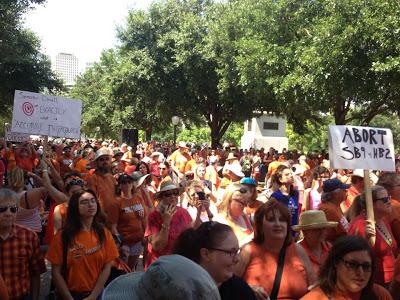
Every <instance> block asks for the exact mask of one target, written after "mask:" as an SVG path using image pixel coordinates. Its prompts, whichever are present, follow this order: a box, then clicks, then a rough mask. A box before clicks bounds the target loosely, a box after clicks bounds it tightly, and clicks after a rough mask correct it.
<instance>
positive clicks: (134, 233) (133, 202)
mask: <svg viewBox="0 0 400 300" xmlns="http://www.w3.org/2000/svg"><path fill="white" fill-rule="evenodd" d="M139 211H143V213H144V217H143V218H141V217H139V215H138V213H139ZM147 215H148V211H147V209H146V205H144V204H143V200H142V198H140V196H139V195H134V196H133V197H132V198H130V199H126V198H122V197H118V198H117V201H116V202H115V203H113V204H112V205H110V208H109V210H108V221H109V222H110V223H111V224H117V230H118V233H119V234H121V235H122V237H123V244H124V245H125V244H126V245H128V246H132V245H134V244H135V243H137V242H139V241H141V240H142V239H143V237H144V231H145V229H146V226H145V219H146V218H147Z"/></svg>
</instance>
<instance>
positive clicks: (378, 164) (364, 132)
mask: <svg viewBox="0 0 400 300" xmlns="http://www.w3.org/2000/svg"><path fill="white" fill-rule="evenodd" d="M328 138H329V161H330V164H331V167H332V168H334V169H364V170H380V171H395V163H394V159H395V153H394V146H393V135H392V131H391V130H390V129H387V128H372V127H361V126H347V125H339V126H333V125H330V126H329V132H328Z"/></svg>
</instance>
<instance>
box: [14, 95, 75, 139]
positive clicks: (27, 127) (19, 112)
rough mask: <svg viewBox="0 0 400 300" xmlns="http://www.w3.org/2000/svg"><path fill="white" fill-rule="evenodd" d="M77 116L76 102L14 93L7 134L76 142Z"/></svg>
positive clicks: (57, 97) (58, 97)
mask: <svg viewBox="0 0 400 300" xmlns="http://www.w3.org/2000/svg"><path fill="white" fill-rule="evenodd" d="M81 112H82V102H81V101H80V100H74V99H67V98H63V97H60V96H47V95H42V94H38V93H32V92H25V91H19V90H16V91H15V95H14V108H13V118H12V126H11V131H12V132H17V133H27V134H37V135H47V136H55V137H65V138H76V139H79V138H80V126H81Z"/></svg>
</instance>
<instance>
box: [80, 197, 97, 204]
mask: <svg viewBox="0 0 400 300" xmlns="http://www.w3.org/2000/svg"><path fill="white" fill-rule="evenodd" d="M89 203H90V204H96V199H95V198H90V199H83V200H80V201H79V204H80V205H89Z"/></svg>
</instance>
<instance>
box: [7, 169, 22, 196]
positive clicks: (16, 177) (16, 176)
mask: <svg viewBox="0 0 400 300" xmlns="http://www.w3.org/2000/svg"><path fill="white" fill-rule="evenodd" d="M24 186H25V177H24V170H22V169H21V168H20V167H15V168H14V169H12V170H11V172H10V174H8V187H9V188H10V189H12V190H13V191H15V192H18V191H19V190H21V189H23V188H24Z"/></svg>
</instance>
